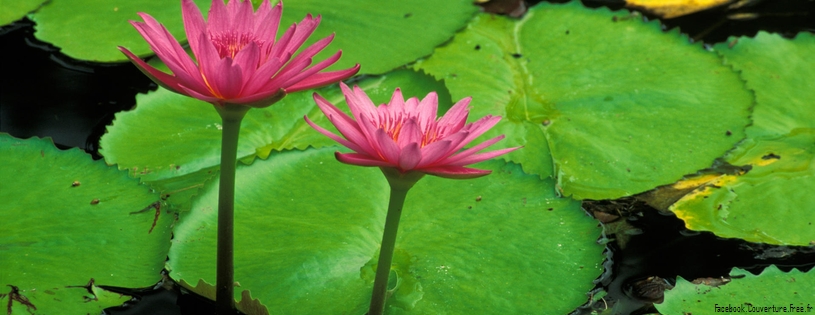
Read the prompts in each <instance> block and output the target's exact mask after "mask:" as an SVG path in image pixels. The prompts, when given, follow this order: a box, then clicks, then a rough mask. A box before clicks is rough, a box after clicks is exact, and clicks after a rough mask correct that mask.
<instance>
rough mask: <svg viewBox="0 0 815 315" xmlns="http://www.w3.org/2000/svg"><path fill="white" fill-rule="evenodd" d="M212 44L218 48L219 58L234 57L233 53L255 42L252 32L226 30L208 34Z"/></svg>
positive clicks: (235, 53)
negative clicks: (225, 31)
mask: <svg viewBox="0 0 815 315" xmlns="http://www.w3.org/2000/svg"><path fill="white" fill-rule="evenodd" d="M210 39H211V40H212V44H213V45H215V49H217V50H218V55H219V56H220V57H221V59H223V58H226V57H230V58H232V59H235V55H237V54H238V52H240V51H241V49H243V47H246V45H249V43H251V42H257V39H256V38H255V37H254V36H253V34H246V33H240V34H238V33H235V32H227V33H221V34H210ZM258 44H260V43H258Z"/></svg>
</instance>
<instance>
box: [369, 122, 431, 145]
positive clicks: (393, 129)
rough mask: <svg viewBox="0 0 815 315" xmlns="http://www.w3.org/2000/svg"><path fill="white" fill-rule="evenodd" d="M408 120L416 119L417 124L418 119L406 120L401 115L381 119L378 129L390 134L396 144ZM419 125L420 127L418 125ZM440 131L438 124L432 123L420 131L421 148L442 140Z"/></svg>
mask: <svg viewBox="0 0 815 315" xmlns="http://www.w3.org/2000/svg"><path fill="white" fill-rule="evenodd" d="M406 119H414V122H415V119H416V118H415V117H407V118H404V117H401V115H399V116H396V117H392V116H384V117H380V123H379V126H378V127H379V128H380V129H382V130H385V132H386V133H387V134H388V136H390V137H391V139H393V141H394V142H398V141H399V135H400V134H401V132H402V126H404V123H405V121H406ZM417 125H418V123H417ZM420 128H421V127H420ZM438 129H439V128H438V125H437V124H435V123H431V124H429V125H428V126H426V127H425V129H424V130H420V131H421V133H422V138H421V139H422V141H421V142H419V147H422V148H423V147H425V146H426V145H428V144H431V143H433V142H436V141H437V140H439V138H441V137H440V135H441V134H440V133H439V130H438Z"/></svg>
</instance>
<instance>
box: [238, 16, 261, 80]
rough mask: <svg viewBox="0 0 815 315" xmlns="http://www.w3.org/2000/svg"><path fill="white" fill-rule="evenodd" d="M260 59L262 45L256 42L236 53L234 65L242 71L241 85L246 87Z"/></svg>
mask: <svg viewBox="0 0 815 315" xmlns="http://www.w3.org/2000/svg"><path fill="white" fill-rule="evenodd" d="M233 1H234V0H233ZM259 59H260V47H258V45H257V44H256V43H255V42H250V43H249V44H248V45H246V47H243V49H241V51H239V52H238V54H237V55H235V59H234V60H233V61H232V65H233V67H237V68H238V69H240V72H241V79H240V86H241V87H245V86H246V85H247V83H249V80H250V79H251V78H252V77H253V76H254V74H255V71H256V70H257V68H258V67H257V65H258V60H259Z"/></svg>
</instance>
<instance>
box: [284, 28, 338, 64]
mask: <svg viewBox="0 0 815 315" xmlns="http://www.w3.org/2000/svg"><path fill="white" fill-rule="evenodd" d="M332 40H334V34H331V35H329V36H328V37H326V38H323V39H321V40H319V41H317V42H316V43H314V44H312V45H311V46H309V47H308V48H306V49H304V50H303V51H301V52H300V53H299V54H297V57H295V58H294V59H293V60H292V61H291V62H292V63H297V62H299V61H301V60H304V59H311V58H312V57H314V55H316V54H317V53H319V52H320V51H321V50H323V48H325V47H326V46H328V44H330V43H331V41H332Z"/></svg>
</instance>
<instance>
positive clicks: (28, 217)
mask: <svg viewBox="0 0 815 315" xmlns="http://www.w3.org/2000/svg"><path fill="white" fill-rule="evenodd" d="M0 165H3V167H2V168H0V177H2V178H4V179H6V180H3V181H2V182H0V200H6V202H4V203H3V205H2V207H0V231H2V232H0V252H2V257H3V258H2V266H3V267H2V268H0V285H3V288H2V289H0V292H1V293H4V294H6V298H8V299H9V300H7V301H10V302H6V303H9V304H10V305H11V309H12V310H13V311H14V312H13V313H14V314H27V311H26V309H29V308H31V307H32V306H29V305H26V303H23V302H22V301H28V302H29V303H30V304H31V305H33V306H34V307H36V309H37V314H56V313H61V312H68V313H82V314H84V313H99V312H101V310H102V309H104V308H106V307H109V306H113V305H120V304H121V303H123V302H124V301H126V300H128V299H129V297H127V296H122V295H119V294H114V293H111V292H108V291H105V290H102V289H100V288H98V287H97V286H96V285H95V284H105V285H115V286H123V287H144V286H150V285H153V284H154V283H156V281H158V280H159V279H160V278H161V277H160V275H159V271H161V268H162V261H163V260H164V257H166V253H167V250H168V248H169V239H170V225H171V224H172V223H173V222H174V221H175V217H174V216H173V215H172V214H168V213H161V215H160V216H159V217H158V221H157V222H156V221H154V219H155V216H154V212H152V211H148V212H146V213H141V214H129V212H132V211H138V210H140V209H142V208H144V207H145V206H148V205H151V204H152V203H154V202H156V201H157V200H158V199H159V197H158V195H157V194H155V193H152V192H151V191H150V189H149V188H148V187H146V186H144V185H141V184H139V182H138V180H136V179H133V178H130V177H128V176H127V173H125V172H121V171H117V170H115V169H114V168H110V167H107V166H106V165H105V164H104V163H103V162H101V161H92V160H91V158H90V156H89V155H87V154H86V153H84V152H82V151H80V150H79V149H71V150H68V151H60V150H57V149H56V148H55V147H54V145H53V143H52V142H51V141H50V139H37V138H32V139H28V140H20V139H15V138H12V137H10V136H8V135H7V134H0ZM8 179H13V180H8ZM11 200H13V201H14V202H10V201H11ZM94 200H95V201H96V202H94ZM152 224H156V226H155V228H152V227H151V225H152ZM151 229H153V230H152V232H150V230H151ZM89 279H90V282H89ZM85 283H87V284H86V285H85ZM6 285H11V286H14V287H16V288H17V289H13V288H12V287H6ZM7 289H13V290H11V291H6V290H7ZM15 290H16V292H17V293H15ZM15 294H16V295H15ZM6 303H2V304H6ZM9 313H11V310H9Z"/></svg>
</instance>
